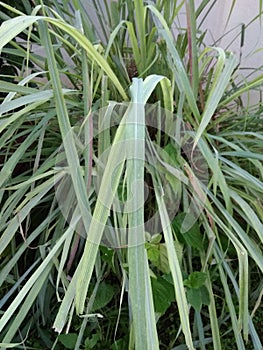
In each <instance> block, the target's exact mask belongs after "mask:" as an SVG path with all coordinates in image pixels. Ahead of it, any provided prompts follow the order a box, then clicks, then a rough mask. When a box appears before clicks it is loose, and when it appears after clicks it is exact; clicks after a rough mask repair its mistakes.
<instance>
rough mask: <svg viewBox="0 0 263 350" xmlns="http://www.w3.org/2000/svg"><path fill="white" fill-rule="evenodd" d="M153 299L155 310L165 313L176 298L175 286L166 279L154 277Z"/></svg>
mask: <svg viewBox="0 0 263 350" xmlns="http://www.w3.org/2000/svg"><path fill="white" fill-rule="evenodd" d="M152 289H153V301H154V307H155V311H156V312H158V313H161V314H164V313H165V311H166V310H167V309H168V308H169V307H170V305H171V303H172V302H173V301H174V300H175V294H174V287H173V285H172V284H171V283H169V282H168V281H167V280H166V279H164V278H162V277H161V278H160V277H158V278H157V279H155V278H152Z"/></svg>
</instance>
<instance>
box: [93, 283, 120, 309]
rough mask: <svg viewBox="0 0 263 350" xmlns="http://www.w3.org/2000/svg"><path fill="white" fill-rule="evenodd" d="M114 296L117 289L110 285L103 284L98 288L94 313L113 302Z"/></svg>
mask: <svg viewBox="0 0 263 350" xmlns="http://www.w3.org/2000/svg"><path fill="white" fill-rule="evenodd" d="M114 294H115V288H114V287H113V286H111V285H110V284H107V283H105V282H102V283H101V284H100V286H99V288H98V291H97V294H96V297H95V301H94V304H93V307H92V311H96V310H98V309H101V308H103V307H104V306H106V305H107V304H108V303H109V302H110V301H111V299H112V298H113V296H114Z"/></svg>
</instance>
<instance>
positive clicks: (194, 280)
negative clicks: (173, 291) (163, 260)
mask: <svg viewBox="0 0 263 350" xmlns="http://www.w3.org/2000/svg"><path fill="white" fill-rule="evenodd" d="M206 277H207V275H206V273H205V272H198V271H195V272H192V273H191V274H190V275H189V276H188V279H187V280H185V281H184V285H185V286H187V287H189V288H193V289H198V288H200V287H201V286H203V285H204V283H205V281H206Z"/></svg>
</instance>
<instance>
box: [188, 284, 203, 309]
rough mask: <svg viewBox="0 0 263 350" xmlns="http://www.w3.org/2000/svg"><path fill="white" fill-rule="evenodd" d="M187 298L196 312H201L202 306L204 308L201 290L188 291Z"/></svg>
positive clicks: (190, 289)
mask: <svg viewBox="0 0 263 350" xmlns="http://www.w3.org/2000/svg"><path fill="white" fill-rule="evenodd" d="M186 296H187V301H188V302H189V304H191V305H192V306H193V308H194V309H195V310H196V311H198V312H200V310H201V306H202V294H201V290H200V289H199V288H198V289H192V288H189V289H187V294H186Z"/></svg>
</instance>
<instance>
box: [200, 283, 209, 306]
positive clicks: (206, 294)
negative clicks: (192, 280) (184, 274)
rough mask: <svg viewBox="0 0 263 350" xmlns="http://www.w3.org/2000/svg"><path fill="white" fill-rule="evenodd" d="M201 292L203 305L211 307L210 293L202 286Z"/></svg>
mask: <svg viewBox="0 0 263 350" xmlns="http://www.w3.org/2000/svg"><path fill="white" fill-rule="evenodd" d="M200 291H201V297H202V304H204V305H210V297H209V292H208V290H207V288H206V286H202V287H201V288H200Z"/></svg>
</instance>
